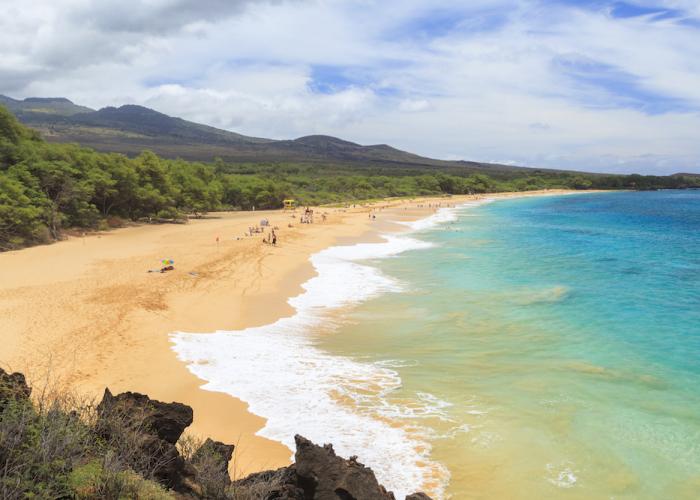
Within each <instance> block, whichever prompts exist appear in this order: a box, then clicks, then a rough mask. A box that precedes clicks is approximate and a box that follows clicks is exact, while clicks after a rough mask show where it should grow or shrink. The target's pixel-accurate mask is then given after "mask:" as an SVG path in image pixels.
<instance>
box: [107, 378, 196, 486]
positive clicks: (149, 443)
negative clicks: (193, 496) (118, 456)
mask: <svg viewBox="0 0 700 500" xmlns="http://www.w3.org/2000/svg"><path fill="white" fill-rule="evenodd" d="M97 414H98V422H97V428H98V429H99V431H100V433H101V434H102V436H103V437H104V438H106V439H107V440H109V441H111V442H112V443H113V444H115V445H116V446H119V447H122V448H124V449H125V450H126V451H129V448H131V450H130V453H128V455H129V456H131V457H132V458H131V462H132V463H130V464H129V465H130V466H131V467H132V468H133V469H134V470H136V471H137V472H139V473H141V474H143V475H145V476H147V477H148V476H150V475H153V476H154V477H155V478H156V479H157V480H158V481H159V482H160V483H162V484H163V485H165V486H167V487H168V488H172V489H174V490H176V491H183V492H189V491H191V489H192V487H191V485H192V484H194V481H193V478H194V475H195V473H196V471H194V470H193V468H192V467H191V466H189V465H188V464H187V463H185V460H184V459H183V458H182V456H181V455H180V452H179V451H178V450H177V448H176V446H175V443H177V440H178V439H179V438H180V436H181V435H182V433H183V432H184V430H185V428H186V427H187V426H189V425H190V424H191V423H192V408H190V407H189V406H187V405H183V404H181V403H162V402H160V401H156V400H153V399H151V398H149V397H148V396H145V395H143V394H137V393H133V392H125V393H123V394H119V395H117V396H113V395H112V393H111V392H110V391H109V389H105V394H104V397H103V398H102V402H101V403H100V404H99V405H98V406H97Z"/></svg>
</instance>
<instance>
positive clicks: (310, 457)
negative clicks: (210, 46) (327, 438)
mask: <svg viewBox="0 0 700 500" xmlns="http://www.w3.org/2000/svg"><path fill="white" fill-rule="evenodd" d="M294 441H295V443H296V448H297V450H296V453H295V455H294V458H295V464H294V465H291V466H289V467H285V468H282V469H278V470H276V471H267V472H261V473H258V474H252V475H250V476H248V477H247V478H245V479H243V480H240V481H237V482H236V483H234V484H235V486H236V487H237V488H240V489H250V488H253V487H254V486H255V487H256V488H257V491H261V490H262V489H263V488H261V485H264V484H267V485H268V488H267V490H265V495H264V496H263V497H262V498H265V500H395V497H394V494H393V493H392V492H390V491H387V490H386V489H385V488H384V487H383V486H382V485H380V484H379V482H378V481H377V478H376V477H375V475H374V472H372V469H370V468H369V467H366V466H364V465H363V464H361V463H360V462H358V461H357V457H350V458H349V459H344V458H342V457H339V456H337V455H336V454H335V451H334V450H333V446H332V445H330V444H326V445H324V446H318V445H316V444H314V443H312V442H311V441H309V440H308V439H306V438H304V437H302V436H299V435H297V436H295V437H294ZM406 498H407V500H430V497H428V496H427V495H425V493H414V494H413V495H409V496H408V497H406Z"/></svg>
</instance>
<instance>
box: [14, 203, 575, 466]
mask: <svg viewBox="0 0 700 500" xmlns="http://www.w3.org/2000/svg"><path fill="white" fill-rule="evenodd" d="M563 193H565V192H564V191H547V192H532V193H515V194H500V195H489V197H503V196H523V195H525V196H533V195H542V194H563ZM468 199H470V197H466V196H462V197H451V198H440V199H428V198H426V199H421V200H412V201H408V200H393V201H391V200H389V201H384V202H378V203H375V204H373V205H357V206H355V207H352V206H350V207H348V208H328V207H323V208H315V209H314V210H315V216H316V217H315V223H314V224H299V215H300V214H301V210H297V211H296V215H295V217H296V218H292V214H291V213H289V212H283V211H266V212H231V213H218V214H210V215H209V216H208V217H207V218H203V219H195V220H191V221H190V222H189V223H187V224H172V225H170V224H167V225H144V226H136V227H129V228H124V229H117V230H113V231H110V232H106V233H101V234H92V235H88V236H84V237H72V238H68V239H66V240H65V241H61V242H59V243H56V244H53V245H46V246H39V247H34V248H29V249H24V250H20V251H15V252H8V253H4V254H0V276H1V277H2V278H1V280H0V329H1V330H2V332H3V342H2V345H1V346H0V364H2V366H3V368H5V369H10V370H13V371H21V372H24V373H25V374H26V375H27V376H28V378H29V380H30V382H31V383H32V384H33V385H34V386H35V387H42V386H43V385H44V382H43V381H44V380H47V379H48V378H49V377H50V378H51V379H52V380H58V381H60V382H61V384H63V385H64V386H65V387H69V388H70V389H71V390H73V391H76V392H77V393H79V394H82V395H85V396H86V397H90V398H95V399H98V398H100V397H101V395H102V392H103V391H104V388H105V387H109V388H110V390H112V391H113V392H122V391H135V392H141V393H145V394H148V395H149V396H151V397H152V398H155V399H158V400H162V401H179V402H183V403H185V404H188V405H190V406H192V407H193V409H194V415H195V417H194V424H193V425H192V426H191V427H190V429H189V431H188V432H190V433H192V434H194V435H196V436H199V437H211V438H213V439H216V440H220V441H223V442H227V443H235V444H236V446H237V450H236V456H235V461H234V464H233V470H232V474H233V475H234V476H235V477H241V476H243V475H245V474H247V473H249V472H253V471H258V470H264V469H270V468H275V467H279V466H282V465H285V464H287V463H288V462H289V457H290V450H289V449H287V448H286V447H285V446H284V445H282V444H280V443H277V442H274V441H270V440H267V439H265V438H262V437H259V436H256V435H255V433H256V432H257V431H258V430H260V429H261V428H262V427H263V425H264V420H263V419H262V418H260V417H257V416H255V415H253V414H251V413H249V412H248V411H247V405H246V404H245V403H244V402H242V401H240V400H238V399H235V398H233V397H231V396H229V395H226V394H220V393H214V392H209V391H204V390H201V389H200V386H201V385H202V381H201V380H199V379H197V378H196V377H195V376H194V375H192V374H191V373H190V372H189V371H188V370H187V368H186V366H185V365H184V364H183V363H181V362H180V361H179V360H178V359H177V358H176V356H175V353H174V352H173V350H172V349H171V344H170V341H169V338H168V335H169V334H170V333H172V332H175V331H185V332H201V333H206V332H212V331H215V330H233V329H241V328H246V327H250V326H258V325H264V324H268V323H271V322H273V321H275V320H276V319H279V318H280V317H284V316H288V315H290V314H292V313H293V310H292V308H291V306H289V305H288V303H287V299H288V298H289V297H291V296H294V295H297V294H298V293H299V292H300V291H301V290H302V289H301V284H302V283H304V282H305V281H306V280H308V279H309V278H310V277H312V276H313V272H314V270H313V268H312V266H311V265H310V264H309V256H310V255H312V254H313V253H315V252H318V251H319V250H321V249H323V248H326V247H329V246H333V245H337V244H348V243H351V242H356V241H372V240H374V239H376V238H378V234H379V233H381V232H386V231H391V230H398V229H399V226H397V225H396V224H392V221H396V220H400V219H404V220H410V219H418V218H421V217H425V216H427V215H429V214H430V213H432V212H434V210H435V209H434V208H432V207H431V208H429V207H428V206H427V205H428V204H434V203H436V202H440V203H442V204H443V206H445V205H446V204H450V205H452V204H458V203H460V202H463V201H466V200H468ZM418 204H420V205H422V207H421V208H418V207H417V205H418ZM370 210H373V213H374V214H375V215H376V219H373V218H371V217H368V212H369V211H370ZM323 213H325V214H326V215H327V218H326V220H325V221H322V219H321V214H323ZM261 219H268V220H269V222H270V226H276V227H278V228H279V229H278V230H277V234H278V237H279V240H278V244H277V246H275V247H273V246H271V245H267V244H265V243H263V241H262V239H263V235H262V234H255V235H253V236H244V234H245V232H246V231H247V230H248V228H249V227H250V226H254V225H257V224H258V223H259V222H260V220H261ZM289 224H292V226H293V227H288V226H289ZM217 239H218V240H217ZM162 259H173V260H174V262H175V270H174V271H170V272H167V273H163V274H161V273H148V272H147V271H148V270H150V269H158V268H159V267H160V266H161V265H162V264H161V260H162ZM271 369H274V367H271Z"/></svg>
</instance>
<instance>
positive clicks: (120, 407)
mask: <svg viewBox="0 0 700 500" xmlns="http://www.w3.org/2000/svg"><path fill="white" fill-rule="evenodd" d="M97 411H98V413H99V414H100V415H103V414H105V413H106V412H108V413H110V414H114V413H115V412H118V413H121V414H123V415H132V416H133V418H136V416H137V414H138V417H139V418H141V419H142V420H141V421H140V422H139V424H140V425H141V426H142V427H143V429H144V432H149V431H150V432H152V433H155V435H157V437H158V438H159V439H161V440H163V441H165V442H166V443H170V444H175V443H177V440H178V439H180V436H182V433H183V432H184V431H185V429H186V428H187V427H188V426H189V425H190V424H192V419H193V413H192V408H190V407H189V406H187V405H184V404H182V403H162V402H160V401H156V400H155V399H151V398H149V397H148V396H146V395H144V394H138V393H136V392H124V393H122V394H118V395H117V396H113V395H112V393H111V392H110V391H109V389H105V394H104V397H103V398H102V402H101V403H100V404H99V405H98V407H97Z"/></svg>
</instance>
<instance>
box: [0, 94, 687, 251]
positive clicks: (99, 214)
mask: <svg viewBox="0 0 700 500" xmlns="http://www.w3.org/2000/svg"><path fill="white" fill-rule="evenodd" d="M694 186H700V179H699V178H697V177H682V176H679V177H676V176H674V177H655V176H639V175H629V176H620V175H592V174H591V175H589V174H578V173H566V172H551V171H522V173H513V174H507V175H506V174H502V173H501V174H499V175H485V174H478V173H477V174H475V173H473V172H472V171H468V170H466V169H465V170H464V171H463V172H454V171H450V172H443V171H439V170H436V169H435V168H428V167H426V168H423V169H415V168H413V169H408V170H406V169H397V168H392V167H384V168H375V167H372V168H353V167H348V166H342V165H307V164H289V163H275V164H229V163H226V162H224V161H222V160H219V159H217V160H216V161H214V162H213V163H209V164H207V163H201V162H187V161H183V160H167V159H163V158H161V157H159V156H157V155H155V154H154V153H152V152H150V151H144V152H143V153H141V154H140V155H138V156H137V157H135V158H129V157H126V156H124V155H121V154H116V153H99V152H96V151H94V150H92V149H88V148H84V147H80V146H78V145H75V144H51V143H47V142H45V141H44V140H43V139H42V138H41V137H40V135H39V134H38V133H37V132H36V131H34V130H32V129H29V128H27V127H25V126H23V125H22V124H20V123H19V122H18V121H17V120H16V118H15V117H14V116H13V115H12V114H11V113H10V112H9V111H8V110H7V109H5V108H4V107H2V106H0V251H2V250H11V249H15V248H20V247H22V246H27V245H31V244H37V243H42V242H47V241H51V240H56V239H59V238H60V237H61V235H62V233H63V232H64V231H65V230H66V229H67V228H79V229H103V228H105V227H108V226H110V225H119V224H121V223H122V222H123V221H140V220H150V221H152V220H170V221H172V220H182V219H183V218H185V217H186V216H187V215H201V214H204V213H206V212H208V211H212V210H249V209H252V208H258V209H271V208H279V207H281V206H282V202H283V200H284V199H286V198H294V199H296V200H297V201H298V202H299V203H301V204H309V205H317V204H325V203H339V202H347V201H353V200H367V199H376V198H384V197H396V196H421V195H439V194H467V193H487V192H496V191H527V190H535V189H545V188H573V189H654V188H680V187H694Z"/></svg>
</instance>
